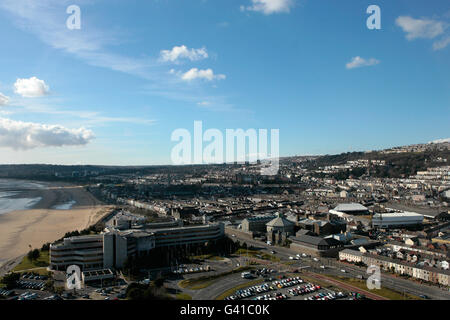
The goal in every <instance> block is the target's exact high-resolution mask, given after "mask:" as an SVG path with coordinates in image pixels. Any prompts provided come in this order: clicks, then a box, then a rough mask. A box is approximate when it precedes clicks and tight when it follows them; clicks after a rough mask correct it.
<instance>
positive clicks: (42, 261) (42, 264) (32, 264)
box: [12, 251, 50, 272]
mask: <svg viewBox="0 0 450 320" xmlns="http://www.w3.org/2000/svg"><path fill="white" fill-rule="evenodd" d="M40 253H41V255H40V257H39V258H38V259H37V260H34V261H30V259H28V257H27V256H25V257H24V258H23V259H22V261H21V262H20V263H19V264H18V265H17V266H15V267H14V269H13V270H12V271H14V272H19V271H25V270H28V269H34V268H44V269H45V268H46V267H48V266H49V261H50V257H49V252H48V251H41V252H40ZM33 271H34V270H33ZM36 272H38V271H36Z"/></svg>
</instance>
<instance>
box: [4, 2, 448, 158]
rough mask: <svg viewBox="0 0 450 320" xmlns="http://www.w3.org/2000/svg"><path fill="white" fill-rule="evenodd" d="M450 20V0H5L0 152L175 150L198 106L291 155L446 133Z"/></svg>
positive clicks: (199, 112)
mask: <svg viewBox="0 0 450 320" xmlns="http://www.w3.org/2000/svg"><path fill="white" fill-rule="evenodd" d="M372 4H376V5H378V6H379V7H380V9H381V30H369V29H368V28H367V26H366V19H367V18H368V17H369V14H367V13H366V9H367V7H368V6H369V5H372ZM69 5H77V6H79V8H80V9H81V29H79V30H78V29H76V30H69V29H68V28H67V27H66V20H67V18H68V17H69V16H70V14H67V13H66V9H67V7H68V6H69ZM449 25H450V5H449V2H448V1H445V0H442V1H440V0H435V1H432V2H430V1H415V0H413V1H411V0H404V1H400V0H397V1H392V0H390V1H360V0H358V1H356V0H352V1H325V0H323V1H312V0H214V1H212V0H190V1H182V0H149V1H138V0H128V1H118V0H99V1H88V0H69V1H66V0H41V1H31V0H2V1H1V3H0V39H2V50H0V70H1V71H0V155H1V157H0V163H58V164H119V165H128V164H129V165H144V164H169V163H170V162H171V160H170V153H171V149H172V147H173V146H174V145H175V144H176V143H175V142H173V141H171V140H170V137H171V133H172V132H173V131H174V130H175V129H177V128H186V129H188V130H190V131H192V130H193V122H194V121H195V120H201V121H203V127H204V129H208V128H217V129H219V130H222V131H223V132H225V129H226V128H232V129H233V128H243V129H248V128H255V129H259V128H264V129H279V130H280V154H281V155H282V156H288V155H302V154H326V153H340V152H346V151H360V150H372V149H381V148H385V147H390V146H396V145H405V144H413V143H420V142H428V141H432V140H435V139H440V138H448V137H450V130H449V128H450V127H449V123H450V121H449V120H450V108H449V107H450V76H449V75H450V59H449V58H450V26H449ZM357 57H358V58H357ZM352 61H353V62H354V63H353V64H351V62H352ZM351 66H353V67H351ZM2 97H3V98H2Z"/></svg>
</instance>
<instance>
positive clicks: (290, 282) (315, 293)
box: [225, 277, 360, 300]
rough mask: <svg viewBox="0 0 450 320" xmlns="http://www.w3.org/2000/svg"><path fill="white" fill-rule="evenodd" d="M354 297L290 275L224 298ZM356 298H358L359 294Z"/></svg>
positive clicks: (333, 298) (329, 298)
mask: <svg viewBox="0 0 450 320" xmlns="http://www.w3.org/2000/svg"><path fill="white" fill-rule="evenodd" d="M355 298H356V297H355V296H354V295H353V294H351V293H346V292H342V291H337V292H336V291H332V290H330V289H327V288H322V287H321V286H320V285H316V284H313V283H311V282H307V281H304V280H303V279H301V278H300V277H291V278H286V279H281V280H273V281H266V283H264V284H261V285H256V286H252V287H248V288H245V289H241V290H238V291H236V292H235V294H233V295H231V296H229V297H227V298H225V300H285V299H293V300H336V299H351V300H354V299H355ZM357 298H360V297H359V296H358V297H357Z"/></svg>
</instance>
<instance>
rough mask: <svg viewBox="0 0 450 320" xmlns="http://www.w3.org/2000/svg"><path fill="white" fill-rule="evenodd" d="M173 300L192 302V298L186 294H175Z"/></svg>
mask: <svg viewBox="0 0 450 320" xmlns="http://www.w3.org/2000/svg"><path fill="white" fill-rule="evenodd" d="M175 298H176V299H177V300H192V297H191V296H190V295H188V294H187V293H177V294H176V295H175Z"/></svg>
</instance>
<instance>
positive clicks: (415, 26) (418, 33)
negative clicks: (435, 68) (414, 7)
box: [395, 16, 450, 50]
mask: <svg viewBox="0 0 450 320" xmlns="http://www.w3.org/2000/svg"><path fill="white" fill-rule="evenodd" d="M395 23H396V24H397V26H399V27H400V28H402V30H403V31H404V32H405V33H406V39H408V40H409V41H412V40H415V39H435V38H437V37H439V36H443V38H441V39H439V40H436V41H435V42H434V43H433V49H434V50H440V49H444V48H445V47H446V46H447V45H448V44H449V43H450V35H449V34H448V29H449V23H448V22H445V21H441V20H437V19H428V18H421V19H415V18H412V17H409V16H400V17H398V18H397V19H396V20H395Z"/></svg>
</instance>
